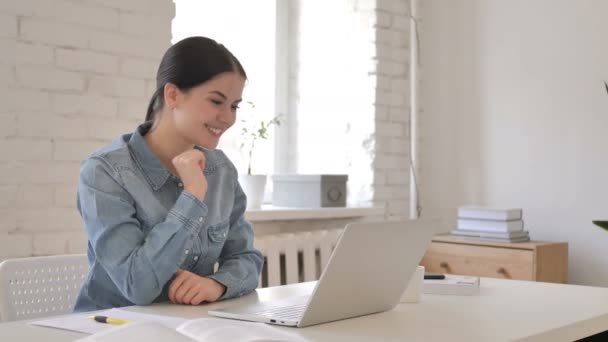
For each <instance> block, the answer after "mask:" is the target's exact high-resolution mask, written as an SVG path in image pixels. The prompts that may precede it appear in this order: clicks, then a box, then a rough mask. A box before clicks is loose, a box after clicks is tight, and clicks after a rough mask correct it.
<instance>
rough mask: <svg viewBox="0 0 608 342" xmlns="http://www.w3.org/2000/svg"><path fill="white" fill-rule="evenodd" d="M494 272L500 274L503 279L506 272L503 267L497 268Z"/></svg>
mask: <svg viewBox="0 0 608 342" xmlns="http://www.w3.org/2000/svg"><path fill="white" fill-rule="evenodd" d="M496 272H497V273H498V274H502V275H503V276H505V277H506V276H507V270H506V269H505V268H504V267H501V268H499V269H498V270H497V271H496Z"/></svg>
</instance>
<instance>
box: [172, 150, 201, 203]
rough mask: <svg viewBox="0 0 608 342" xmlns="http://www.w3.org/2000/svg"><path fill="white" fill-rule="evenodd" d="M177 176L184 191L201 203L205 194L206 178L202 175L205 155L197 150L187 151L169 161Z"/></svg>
mask: <svg viewBox="0 0 608 342" xmlns="http://www.w3.org/2000/svg"><path fill="white" fill-rule="evenodd" d="M171 162H172V163H173V166H175V170H176V171H177V174H178V176H179V177H180V178H181V179H182V182H183V183H184V190H185V191H187V192H189V193H191V194H192V195H194V196H196V198H198V199H200V200H201V201H202V200H203V199H204V198H205V194H206V193H207V186H208V185H207V178H205V175H204V174H203V170H204V169H205V155H204V154H203V152H201V151H199V150H197V149H191V150H188V151H186V152H184V153H182V154H180V155H178V156H177V157H175V158H173V160H172V161H171Z"/></svg>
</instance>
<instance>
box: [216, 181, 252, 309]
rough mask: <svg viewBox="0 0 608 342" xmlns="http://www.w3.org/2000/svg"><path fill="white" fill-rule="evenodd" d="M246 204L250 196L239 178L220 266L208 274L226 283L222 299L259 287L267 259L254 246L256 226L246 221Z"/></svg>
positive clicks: (219, 261) (240, 294)
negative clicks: (243, 188)
mask: <svg viewBox="0 0 608 342" xmlns="http://www.w3.org/2000/svg"><path fill="white" fill-rule="evenodd" d="M246 207H247V198H246V196H245V193H244V192H243V190H242V189H241V186H240V185H239V184H238V181H237V184H236V190H235V199H234V206H233V209H232V213H231V215H230V230H229V232H228V236H227V238H226V243H225V244H224V247H223V249H222V252H221V253H220V257H219V260H218V263H219V268H218V271H217V272H216V273H215V274H213V275H211V276H209V278H212V279H215V280H216V281H218V282H219V283H221V284H223V285H224V286H226V292H224V294H223V295H222V297H220V299H228V298H233V297H238V296H242V295H244V294H247V293H249V292H251V291H253V290H255V289H256V288H257V287H258V279H259V276H260V272H261V271H262V265H263V260H264V259H263V256H262V253H260V251H258V250H257V249H255V248H254V247H253V239H254V234H253V227H252V226H251V224H250V223H249V222H247V220H245V209H246Z"/></svg>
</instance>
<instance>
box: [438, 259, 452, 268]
mask: <svg viewBox="0 0 608 342" xmlns="http://www.w3.org/2000/svg"><path fill="white" fill-rule="evenodd" d="M439 267H441V268H445V269H446V270H447V269H449V268H450V265H448V263H447V262H445V261H442V262H441V263H440V264H439Z"/></svg>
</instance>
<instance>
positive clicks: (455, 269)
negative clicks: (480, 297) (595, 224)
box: [421, 235, 568, 283]
mask: <svg viewBox="0 0 608 342" xmlns="http://www.w3.org/2000/svg"><path fill="white" fill-rule="evenodd" d="M421 265H423V266H424V267H425V269H426V271H427V272H440V273H450V274H461V275H474V276H479V277H492V278H507V279H519V280H533V281H545V282H553V283H566V282H567V281H568V243H567V242H540V241H529V242H518V243H508V242H493V241H484V240H476V239H470V238H461V237H455V236H449V235H438V236H436V237H434V238H433V241H432V242H431V244H430V246H429V248H428V250H427V251H426V254H425V255H424V257H423V258H422V262H421Z"/></svg>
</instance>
